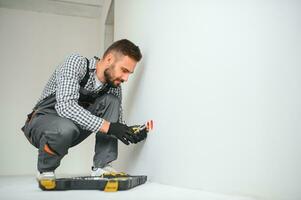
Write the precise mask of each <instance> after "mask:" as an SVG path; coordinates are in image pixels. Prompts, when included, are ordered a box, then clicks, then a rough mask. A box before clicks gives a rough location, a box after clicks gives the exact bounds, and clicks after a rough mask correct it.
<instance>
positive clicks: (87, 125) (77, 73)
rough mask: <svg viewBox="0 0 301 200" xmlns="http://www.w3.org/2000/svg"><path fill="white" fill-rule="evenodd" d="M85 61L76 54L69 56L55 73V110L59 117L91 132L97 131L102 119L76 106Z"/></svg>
mask: <svg viewBox="0 0 301 200" xmlns="http://www.w3.org/2000/svg"><path fill="white" fill-rule="evenodd" d="M83 62H86V61H85V59H84V58H83V57H82V56H80V55H77V54H73V55H71V56H69V57H68V58H67V59H66V60H65V62H64V63H63V64H62V65H61V66H60V67H59V68H58V69H57V71H56V85H57V88H56V100H57V104H56V105H55V109H56V111H57V113H58V114H59V115H60V116H61V117H65V118H68V119H70V120H72V121H73V122H75V123H76V124H78V125H79V126H80V127H81V128H83V129H85V130H89V131H92V132H95V131H98V130H99V129H100V127H101V126H102V123H103V119H102V118H100V117H97V116H95V115H93V114H92V113H90V112H89V111H88V110H85V109H84V108H82V107H81V106H79V105H78V99H79V88H80V85H79V83H80V81H81V77H82V75H83V74H85V71H86V69H85V67H83V66H85V64H83Z"/></svg>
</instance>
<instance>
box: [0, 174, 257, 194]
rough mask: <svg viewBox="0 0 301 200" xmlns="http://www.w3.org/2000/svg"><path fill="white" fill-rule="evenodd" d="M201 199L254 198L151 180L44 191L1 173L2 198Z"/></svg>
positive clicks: (29, 181) (30, 180)
mask: <svg viewBox="0 0 301 200" xmlns="http://www.w3.org/2000/svg"><path fill="white" fill-rule="evenodd" d="M85 198H86V199H89V200H90V199H97V200H100V199H101V200H103V199H110V200H114V199H122V200H126V199H130V200H135V199H137V200H138V199H139V200H141V199H143V200H148V199H154V200H160V199H183V200H184V199H185V200H186V199H187V200H192V199H198V200H254V199H252V198H247V197H235V196H226V195H219V194H214V193H208V192H204V191H201V190H190V189H184V188H178V187H173V186H168V185H162V184H158V183H150V182H147V183H146V184H144V185H141V186H138V187H135V188H133V189H131V190H128V191H119V192H112V193H107V192H102V191H96V190H95V191H94V190H86V191H78V190H74V191H42V190H40V189H39V188H38V185H37V182H36V180H35V177H31V176H21V177H20V176H18V177H17V176H0V199H1V200H11V199H14V200H15V199H22V200H35V199H37V200H56V199H57V200H59V199H72V200H77V199H78V200H83V199H85Z"/></svg>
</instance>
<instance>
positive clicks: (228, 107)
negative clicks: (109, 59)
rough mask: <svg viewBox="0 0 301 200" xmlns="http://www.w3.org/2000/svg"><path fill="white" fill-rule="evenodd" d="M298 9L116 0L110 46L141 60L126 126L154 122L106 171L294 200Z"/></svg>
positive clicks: (288, 1) (299, 194) (287, 1)
mask: <svg viewBox="0 0 301 200" xmlns="http://www.w3.org/2000/svg"><path fill="white" fill-rule="evenodd" d="M300 10H301V4H300V1H294V0H275V1H270V0H261V1H259V0H258V1H253V0H245V1H236V0H227V1H222V0H213V1H212V0H210V1H209V0H201V1H199V0H190V1H179V0H178V1H174V0H173V1H171V0H169V1H168V0H166V1H160V0H152V1H141V0H128V1H123V0H116V2H115V27H114V28H115V40H117V39H120V38H129V39H131V40H132V41H134V42H135V43H137V44H138V45H139V46H140V47H141V49H142V51H143V54H144V58H143V61H142V63H140V66H138V68H137V70H136V72H135V75H134V76H133V77H132V78H131V79H130V80H129V84H128V87H126V88H125V93H126V94H124V97H125V107H126V110H125V112H126V114H127V117H128V120H127V121H128V123H129V124H133V123H143V122H144V121H145V120H147V119H154V121H155V131H154V132H153V133H150V135H149V138H148V140H147V141H146V142H145V143H144V144H140V145H137V146H131V147H125V146H124V145H120V147H121V149H123V150H124V151H125V152H122V151H121V153H120V160H119V162H118V163H117V165H116V166H118V167H119V168H120V169H123V170H128V172H129V173H132V174H139V173H141V174H147V175H149V178H150V180H151V181H156V182H160V183H165V184H170V185H176V186H184V187H189V188H197V189H203V190H207V191H214V192H220V193H228V194H236V195H247V196H253V197H258V198H259V199H270V200H272V199H273V200H276V199H285V200H292V199H295V200H297V199H301V190H300V185H301V175H300V169H301V147H300V141H301V136H300V131H301V107H300V104H301V103H300V102H301V94H300V87H301V79H300V74H301V68H300V66H301V55H300V54H301V42H300V35H301V12H300Z"/></svg>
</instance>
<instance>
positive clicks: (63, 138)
mask: <svg viewBox="0 0 301 200" xmlns="http://www.w3.org/2000/svg"><path fill="white" fill-rule="evenodd" d="M56 126H57V132H56V133H48V134H46V135H45V137H46V143H47V144H48V145H49V146H50V148H51V149H53V150H54V151H55V152H57V153H58V154H59V155H65V154H67V152H68V149H69V147H70V146H71V145H72V142H73V141H74V140H75V139H76V138H77V137H78V136H79V134H80V131H79V129H78V127H77V126H76V125H75V124H74V123H73V122H72V121H71V120H69V119H65V118H62V120H61V122H60V123H58V124H57V125H56Z"/></svg>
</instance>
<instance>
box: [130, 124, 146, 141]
mask: <svg viewBox="0 0 301 200" xmlns="http://www.w3.org/2000/svg"><path fill="white" fill-rule="evenodd" d="M140 127H141V126H139V125H135V126H130V127H129V128H130V130H131V135H132V137H133V138H134V140H135V142H134V143H137V142H141V141H143V140H145V139H146V138H147V132H148V130H147V129H146V127H145V128H143V129H141V128H140Z"/></svg>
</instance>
